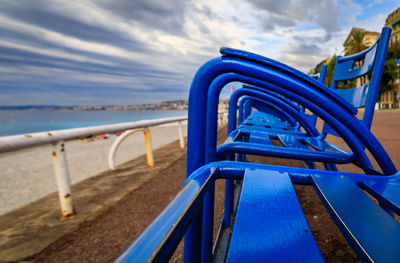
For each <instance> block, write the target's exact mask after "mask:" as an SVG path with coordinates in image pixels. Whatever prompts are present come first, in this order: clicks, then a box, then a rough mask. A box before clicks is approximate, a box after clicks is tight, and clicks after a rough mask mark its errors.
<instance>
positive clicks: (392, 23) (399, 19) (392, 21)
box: [385, 7, 400, 46]
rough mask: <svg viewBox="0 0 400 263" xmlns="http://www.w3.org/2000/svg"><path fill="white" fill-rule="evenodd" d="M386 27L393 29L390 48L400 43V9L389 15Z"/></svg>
mask: <svg viewBox="0 0 400 263" xmlns="http://www.w3.org/2000/svg"><path fill="white" fill-rule="evenodd" d="M385 26H387V27H390V28H391V29H392V34H391V36H390V42H389V46H391V45H393V44H394V43H396V42H398V41H400V7H399V8H397V9H396V10H395V11H393V12H392V13H390V14H389V15H388V17H387V18H386V22H385Z"/></svg>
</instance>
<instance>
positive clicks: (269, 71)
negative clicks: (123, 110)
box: [117, 28, 400, 262]
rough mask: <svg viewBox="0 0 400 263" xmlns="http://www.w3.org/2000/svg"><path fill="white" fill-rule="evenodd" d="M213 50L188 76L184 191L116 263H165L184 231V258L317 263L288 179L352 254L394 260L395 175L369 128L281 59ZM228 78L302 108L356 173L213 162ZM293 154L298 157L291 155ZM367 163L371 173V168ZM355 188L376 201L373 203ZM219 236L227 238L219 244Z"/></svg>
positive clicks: (380, 54)
mask: <svg viewBox="0 0 400 263" xmlns="http://www.w3.org/2000/svg"><path fill="white" fill-rule="evenodd" d="M388 35H390V29H387V28H384V29H383V31H382V34H381V38H380V41H382V39H384V40H385V39H388ZM385 41H386V40H385ZM385 41H382V42H385ZM386 44H387V43H386ZM380 45H381V44H379V48H377V49H376V50H375V52H376V57H375V59H376V60H383V61H384V58H385V56H386V48H380ZM382 45H383V46H384V44H382ZM386 47H387V45H386ZM221 53H222V54H223V56H222V57H219V58H216V59H213V60H211V61H209V62H208V63H206V64H205V65H203V66H202V67H201V68H200V69H199V71H198V72H197V74H196V76H195V78H194V80H193V82H192V86H191V90H190V95H189V101H190V103H189V120H188V157H187V158H188V159H187V160H188V162H187V174H188V178H187V180H186V183H185V185H184V188H183V189H182V191H181V192H180V193H179V194H178V195H177V196H176V198H175V199H174V200H173V201H172V202H171V203H170V204H169V205H168V207H167V208H165V210H164V211H163V212H162V213H161V214H160V215H159V217H157V219H156V220H155V221H154V222H153V223H152V224H151V225H150V226H149V227H148V228H147V229H146V230H145V231H144V232H143V233H142V234H141V236H140V237H138V238H137V239H136V240H135V241H134V242H133V243H132V244H131V245H130V246H129V247H128V248H127V249H126V250H125V252H124V253H123V254H122V255H121V256H120V258H119V259H118V260H117V261H118V262H144V261H146V262H148V261H156V262H165V261H167V260H168V259H169V258H170V257H171V255H172V254H173V252H174V250H175V249H176V247H177V246H178V244H179V242H180V241H181V239H182V237H183V236H185V262H200V261H201V262H211V261H212V260H213V256H217V255H218V256H219V257H220V258H219V259H222V260H223V261H228V262H242V261H243V260H247V261H251V262H253V261H254V262H260V261H263V262H265V261H274V262H288V261H295V260H296V261H303V262H309V261H313V262H322V261H323V258H322V256H321V253H320V251H319V249H318V246H317V245H316V243H315V240H314V238H313V236H312V233H311V231H310V229H309V227H308V224H307V222H306V220H305V218H304V215H303V213H302V210H301V208H300V205H299V204H298V201H297V197H296V194H295V193H294V190H293V186H292V185H293V184H311V185H313V187H314V189H315V191H316V192H317V193H318V195H319V196H320V199H321V200H322V202H323V203H324V205H325V206H326V208H327V210H328V212H329V213H330V214H331V216H332V218H333V219H334V221H335V223H336V224H337V225H338V227H339V229H340V230H341V231H342V233H343V234H344V236H345V237H346V239H347V240H348V242H349V244H350V245H351V246H352V248H353V249H354V251H355V252H356V254H357V255H358V256H359V258H360V260H362V261H373V262H392V261H396V260H398V258H399V257H400V225H399V223H397V222H396V221H395V219H393V217H392V216H391V213H392V212H394V213H396V214H400V208H399V207H400V198H399V196H400V195H399V192H400V188H399V187H400V185H399V183H398V182H399V179H400V172H398V171H397V170H396V168H395V166H394V164H393V162H392V160H391V159H390V157H389V156H388V154H387V153H386V151H385V150H384V148H383V147H382V145H381V144H380V143H379V141H378V140H377V139H376V138H375V136H374V135H373V134H372V133H371V132H370V130H369V128H368V127H367V126H366V125H365V124H364V122H361V121H360V120H358V119H357V118H356V116H355V114H356V112H357V111H356V108H355V107H354V106H352V105H351V104H350V103H348V102H347V101H345V100H343V99H342V98H341V97H338V96H336V95H335V94H334V93H333V91H331V90H329V89H327V88H326V87H325V86H324V85H322V84H321V83H318V82H317V81H315V80H312V79H310V78H309V77H308V76H306V75H305V74H303V73H301V72H299V71H297V70H295V69H293V68H290V67H288V66H286V65H284V64H282V63H279V62H276V61H273V60H270V59H268V58H263V57H260V56H258V55H255V54H251V53H247V52H243V51H239V50H233V49H222V50H221ZM232 81H240V82H243V83H248V84H250V85H254V86H257V87H260V88H262V89H265V90H271V91H273V92H276V93H278V94H280V95H283V96H286V97H287V98H288V99H290V100H292V101H294V102H296V103H299V104H301V105H304V106H305V107H306V108H307V109H310V110H311V111H312V112H314V113H315V114H316V115H317V116H318V117H320V118H321V119H322V120H323V121H325V122H326V123H328V124H329V126H330V127H332V128H333V129H334V130H335V132H336V133H337V134H338V135H339V136H341V137H342V138H343V140H344V141H345V142H346V143H347V144H348V145H349V148H350V149H351V151H352V154H353V156H354V158H355V159H357V165H359V166H360V167H362V168H363V170H364V173H361V174H354V173H345V172H338V171H325V170H316V169H304V168H294V167H285V166H273V165H267V164H252V163H247V162H238V161H217V162H216V160H217V158H218V154H221V152H219V153H217V150H216V133H217V127H216V123H217V113H218V97H219V92H220V90H221V89H222V87H224V86H225V84H226V83H229V82H232ZM227 140H228V141H229V140H232V137H230V138H228V139H227ZM264 146H265V145H264ZM246 147H247V146H246ZM234 150H235V151H234V152H236V151H237V150H238V149H234ZM365 151H369V152H370V155H367V154H366V153H365ZM239 152H240V151H239ZM224 154H225V153H222V155H224ZM229 157H230V156H228V158H229ZM325 157H327V158H328V159H329V158H331V159H330V161H335V162H336V161H337V160H336V158H338V157H337V156H335V154H333V156H329V154H327V155H326V156H325ZM298 159H303V157H302V156H301V154H299V157H298ZM372 160H375V161H376V163H377V164H378V166H379V168H380V169H381V172H378V171H377V170H375V169H374V167H373V166H372V164H371V162H372ZM221 179H222V180H226V181H227V182H228V184H227V187H226V196H227V198H226V200H225V210H224V218H223V221H222V222H221V228H220V232H219V235H218V238H217V244H216V251H214V253H213V250H212V229H213V228H212V224H213V203H214V202H213V196H214V183H215V180H221ZM234 180H243V185H242V190H241V194H240V198H239V200H238V208H237V211H236V213H234V211H233V198H232V197H233V196H232V193H233V188H232V184H229V183H231V182H233V181H234ZM363 190H366V191H368V192H369V193H370V194H371V195H372V196H374V197H375V198H376V199H377V200H379V202H380V204H381V206H379V205H378V204H377V203H376V202H374V201H373V200H372V199H371V198H370V197H369V196H367V195H366V194H365V193H364V191H363ZM349 200H351V202H349ZM233 216H235V220H234V224H235V225H234V226H233V225H232V223H233V220H232V219H233V218H232V217H233ZM225 241H229V242H230V243H229V246H227V245H226V244H227V242H225Z"/></svg>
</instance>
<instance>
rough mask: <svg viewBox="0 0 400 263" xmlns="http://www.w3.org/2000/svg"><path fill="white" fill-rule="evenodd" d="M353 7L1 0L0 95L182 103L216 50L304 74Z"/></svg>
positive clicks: (334, 40) (342, 28)
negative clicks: (257, 58) (254, 55)
mask: <svg viewBox="0 0 400 263" xmlns="http://www.w3.org/2000/svg"><path fill="white" fill-rule="evenodd" d="M362 11H363V6H361V5H358V4H356V3H353V2H352V0H335V1H333V0H327V1H317V0H307V1H295V0H282V1H272V0H265V1H264V0H203V1H194V0H171V1H159V0H146V1H143V0H115V1H107V0H77V1H64V0H53V1H46V0H37V1H30V0H20V1H14V0H3V1H1V2H0V96H2V97H4V96H6V95H7V100H6V101H7V103H9V104H27V103H29V104H32V101H30V100H26V96H22V95H21V94H22V93H24V94H30V95H32V96H34V94H37V96H34V97H32V98H37V99H38V100H37V103H43V104H49V103H51V104H53V103H60V104H76V103H73V101H74V100H77V101H79V102H82V103H83V102H84V101H85V98H86V99H88V103H89V102H90V103H91V104H96V103H97V104H104V103H106V102H107V103H106V104H121V103H125V102H127V101H131V102H132V103H134V101H138V102H139V103H144V102H147V101H157V100H158V101H162V100H165V99H186V98H187V95H188V91H189V87H190V83H191V81H192V78H193V76H194V74H195V72H196V70H197V69H198V68H199V67H200V66H201V65H202V64H203V63H204V62H206V61H207V60H209V59H211V58H213V57H216V56H218V55H219V53H218V49H219V47H221V46H229V47H233V48H239V49H244V50H248V51H250V52H255V53H259V54H261V55H265V56H268V57H271V58H275V59H278V60H282V61H283V62H285V63H289V64H290V65H293V66H296V67H298V68H300V69H301V70H303V71H308V69H309V67H311V66H313V65H315V64H317V63H318V62H319V61H321V60H322V59H323V58H325V57H327V56H329V55H332V54H333V52H334V50H335V48H336V49H338V47H341V45H342V43H343V41H344V38H345V36H346V35H347V34H348V32H349V29H350V26H348V24H349V23H353V24H358V23H366V22H367V20H365V19H364V20H357V19H358V18H357V17H356V16H354V18H351V17H353V16H351V15H349V14H357V15H358V14H361V13H362ZM381 13H382V14H383V11H382V12H381ZM381 19H382V17H381V16H380V17H379V19H377V18H376V17H369V20H368V21H371V23H372V21H374V22H378V21H380V20H381ZM360 21H361V22H360ZM6 91H7V93H6ZM13 92H14V97H13V96H12V94H13ZM40 94H46V95H45V96H44V95H43V96H40ZM60 94H62V99H60V98H61V96H60ZM79 94H82V96H81V97H79ZM106 94H110V96H106ZM52 96H53V97H52ZM173 96H175V97H173ZM13 98H14V99H13ZM96 98H98V100H97V101H96ZM107 99H108V100H107ZM45 100H48V101H49V102H47V103H46V102H45Z"/></svg>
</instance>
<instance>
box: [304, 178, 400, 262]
mask: <svg viewBox="0 0 400 263" xmlns="http://www.w3.org/2000/svg"><path fill="white" fill-rule="evenodd" d="M312 183H313V186H314V188H315V189H316V191H317V193H318V195H319V196H320V198H321V200H322V202H323V203H324V205H325V207H326V208H327V210H328V212H329V213H330V215H331V217H332V218H333V219H334V221H335V223H336V225H338V227H339V229H340V230H341V231H342V233H343V235H344V236H345V237H346V239H347V240H348V242H349V244H350V245H351V246H352V248H353V250H354V251H355V252H356V254H357V255H358V257H359V258H360V259H361V260H362V261H363V262H396V261H398V260H399V259H400V224H399V223H397V222H396V220H395V219H394V218H392V217H391V216H390V215H389V214H388V213H387V212H386V211H385V210H383V209H382V208H381V207H380V206H379V205H378V204H377V203H375V202H374V201H373V200H372V199H370V198H369V197H368V196H367V195H366V194H365V193H364V192H363V191H362V190H361V189H360V188H359V187H358V186H357V185H356V184H355V183H353V182H352V181H351V180H350V179H349V178H346V177H344V176H322V175H319V176H312Z"/></svg>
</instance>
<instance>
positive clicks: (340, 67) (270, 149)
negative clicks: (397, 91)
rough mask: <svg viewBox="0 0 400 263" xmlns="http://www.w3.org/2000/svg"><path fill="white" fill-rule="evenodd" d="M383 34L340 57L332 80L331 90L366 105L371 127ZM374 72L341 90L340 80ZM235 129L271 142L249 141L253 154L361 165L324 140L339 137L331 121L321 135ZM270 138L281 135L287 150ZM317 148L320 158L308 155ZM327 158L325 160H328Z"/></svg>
mask: <svg viewBox="0 0 400 263" xmlns="http://www.w3.org/2000/svg"><path fill="white" fill-rule="evenodd" d="M382 36H384V35H382ZM382 36H381V37H380V38H379V39H378V40H377V42H376V43H375V44H374V45H373V46H371V47H370V48H369V49H367V50H365V51H363V52H361V53H359V54H356V55H352V56H349V57H338V59H337V63H336V67H335V72H334V75H333V81H332V89H333V90H334V91H335V92H336V93H337V94H339V95H340V96H341V97H343V98H344V99H346V100H348V101H349V102H350V103H351V104H352V105H354V106H355V107H365V112H364V115H363V119H362V121H363V123H364V124H365V126H366V127H368V128H370V126H371V123H372V118H373V114H374V108H375V103H376V99H377V95H378V91H379V86H380V80H381V75H382V72H383V66H384V60H379V59H375V58H376V57H377V56H376V54H377V49H383V50H386V49H387V46H385V45H387V41H388V40H387V39H383V37H382ZM359 61H363V64H362V65H361V66H359V67H356V66H357V65H358V64H360V63H359ZM371 72H372V74H371V80H370V82H368V83H365V84H364V85H362V86H360V87H357V88H353V89H341V90H339V89H337V87H338V82H339V81H344V80H349V79H355V78H359V77H364V76H366V75H367V74H370V73H371ZM233 104H234V103H233ZM233 104H232V105H233ZM233 106H234V105H233ZM234 112H235V109H234V107H232V108H231V111H230V113H231V116H232V117H231V118H230V122H231V123H235V121H236V120H235V116H234V115H235V114H234ZM314 116H315V115H314ZM262 122H263V121H262V120H260V121H259V122H258V123H260V124H262ZM233 128H234V127H232V125H231V126H230V130H229V131H228V132H229V133H231V132H233V134H234V135H235V136H236V138H239V140H240V138H242V137H245V138H249V141H250V142H251V141H254V140H252V137H253V136H254V137H256V138H257V142H258V143H263V141H262V138H265V143H266V144H268V146H267V147H263V146H262V145H255V144H249V148H252V149H253V151H252V152H253V153H255V151H257V153H258V154H262V155H268V156H276V151H280V155H279V157H283V158H295V159H301V158H300V157H299V155H298V154H297V153H299V154H302V156H303V158H304V159H301V160H303V161H305V164H306V166H307V167H310V168H315V165H314V163H313V161H320V162H324V164H325V167H326V168H327V169H333V170H336V166H335V165H334V164H335V163H351V162H352V163H355V164H356V165H357V164H358V161H357V159H354V157H353V156H352V154H351V153H348V152H347V151H345V150H342V149H340V148H339V147H337V146H335V145H333V144H331V143H329V142H327V141H325V138H326V136H327V135H328V134H333V135H336V136H337V135H338V134H337V133H336V132H335V130H334V129H332V128H331V126H329V124H328V123H324V126H323V130H322V133H321V134H318V136H315V135H311V136H310V134H300V133H299V134H297V135H293V133H291V134H285V132H282V133H281V134H276V133H273V134H272V136H271V134H269V133H268V131H267V130H266V131H265V132H263V131H260V130H259V129H252V128H250V129H249V128H248V127H246V125H242V126H239V128H238V131H233ZM238 132H239V134H244V135H243V136H237V134H238ZM253 134H254V135H253ZM270 138H278V139H279V140H280V142H281V143H282V144H283V146H284V147H285V148H286V149H284V150H277V149H274V146H272V145H271V144H270ZM242 142H243V141H241V142H240V143H241V144H240V151H241V152H242V153H243V151H245V150H244V149H245V146H244V145H243V143H242ZM235 144H236V142H230V143H228V144H226V145H223V146H221V148H220V151H221V152H234V151H235V150H233V148H235V147H238V146H239V145H235ZM260 147H263V150H262V151H260ZM275 147H276V146H275ZM316 151H317V152H321V155H317V158H314V157H312V156H310V155H308V153H310V154H311V155H313V156H314V154H315V152H316ZM327 152H328V153H329V155H331V153H335V154H337V155H338V156H337V157H338V159H339V158H341V157H343V158H341V159H342V160H340V161H339V160H338V159H336V160H337V161H338V162H335V161H334V160H332V159H329V158H328V159H326V158H325V157H322V155H324V153H327ZM286 153H287V154H286ZM339 156H341V157H339ZM345 156H347V157H345ZM320 157H321V158H320ZM324 160H326V162H325V161H324Z"/></svg>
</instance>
